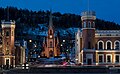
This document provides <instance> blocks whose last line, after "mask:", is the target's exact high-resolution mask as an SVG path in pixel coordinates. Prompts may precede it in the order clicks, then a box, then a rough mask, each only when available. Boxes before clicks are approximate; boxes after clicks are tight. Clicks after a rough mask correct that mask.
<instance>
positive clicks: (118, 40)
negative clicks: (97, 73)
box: [75, 11, 120, 65]
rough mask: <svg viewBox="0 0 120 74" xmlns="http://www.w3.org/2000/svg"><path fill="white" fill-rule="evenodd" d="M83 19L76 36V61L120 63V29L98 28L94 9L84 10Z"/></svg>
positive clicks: (87, 63)
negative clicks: (96, 27)
mask: <svg viewBox="0 0 120 74" xmlns="http://www.w3.org/2000/svg"><path fill="white" fill-rule="evenodd" d="M81 20H82V29H79V30H78V32H77V33H76V37H75V49H76V63H77V64H81V65H120V30H96V29H95V20H96V15H95V12H93V11H86V12H82V17H81ZM96 25H97V24H96Z"/></svg>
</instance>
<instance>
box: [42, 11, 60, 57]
mask: <svg viewBox="0 0 120 74" xmlns="http://www.w3.org/2000/svg"><path fill="white" fill-rule="evenodd" d="M43 45H44V49H45V50H44V53H43V54H44V56H46V57H47V58H50V57H56V56H59V55H60V49H59V46H58V45H59V41H58V38H57V37H55V31H54V27H53V22H52V13H51V12H50V18H49V26H48V36H47V37H46V39H45V40H44V44H43Z"/></svg>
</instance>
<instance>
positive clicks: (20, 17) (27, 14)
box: [0, 7, 120, 31]
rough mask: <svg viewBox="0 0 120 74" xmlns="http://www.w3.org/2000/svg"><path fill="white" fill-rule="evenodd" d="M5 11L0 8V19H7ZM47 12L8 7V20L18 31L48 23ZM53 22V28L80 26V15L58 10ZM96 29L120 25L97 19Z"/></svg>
mask: <svg viewBox="0 0 120 74" xmlns="http://www.w3.org/2000/svg"><path fill="white" fill-rule="evenodd" d="M7 11H8V8H0V20H7ZM49 13H50V12H49V11H42V10H40V11H30V10H27V9H17V8H16V7H9V18H10V20H15V21H16V28H17V31H19V29H22V28H28V27H33V28H36V27H37V26H38V24H45V23H46V24H48V21H49ZM53 23H54V26H55V28H70V27H80V28H81V16H80V15H75V14H70V13H65V14H61V13H60V12H54V13H53ZM96 29H103V30H112V29H113V30H118V29H120V25H118V24H116V23H114V22H109V21H104V20H100V19H97V20H96Z"/></svg>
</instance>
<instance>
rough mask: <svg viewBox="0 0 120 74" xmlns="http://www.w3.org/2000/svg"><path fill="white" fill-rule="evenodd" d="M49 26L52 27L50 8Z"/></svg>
mask: <svg viewBox="0 0 120 74" xmlns="http://www.w3.org/2000/svg"><path fill="white" fill-rule="evenodd" d="M49 27H53V22H52V10H50V16H49Z"/></svg>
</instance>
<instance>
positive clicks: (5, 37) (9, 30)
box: [1, 21, 15, 66]
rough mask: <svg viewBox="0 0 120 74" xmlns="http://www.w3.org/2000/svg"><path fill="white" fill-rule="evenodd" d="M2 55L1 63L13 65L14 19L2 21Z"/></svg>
mask: <svg viewBox="0 0 120 74" xmlns="http://www.w3.org/2000/svg"><path fill="white" fill-rule="evenodd" d="M1 25H2V57H1V64H2V65H6V66H15V47H14V37H15V36H14V30H15V21H7V22H5V21H2V24H1Z"/></svg>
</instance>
